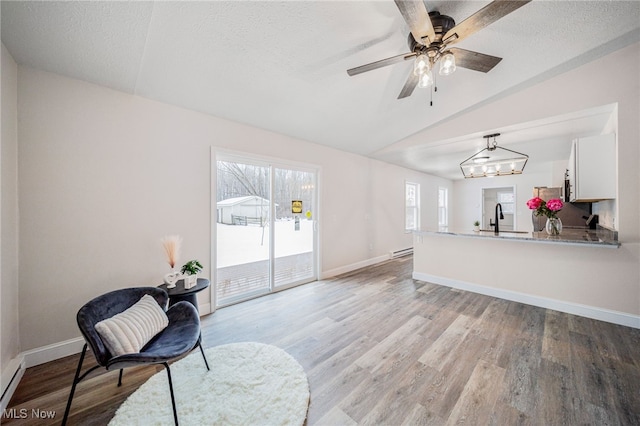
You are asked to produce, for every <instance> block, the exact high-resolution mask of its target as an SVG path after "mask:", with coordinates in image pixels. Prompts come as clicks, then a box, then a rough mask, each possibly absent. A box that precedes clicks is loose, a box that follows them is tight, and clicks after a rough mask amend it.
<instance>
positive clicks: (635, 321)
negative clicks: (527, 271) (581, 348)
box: [412, 272, 640, 328]
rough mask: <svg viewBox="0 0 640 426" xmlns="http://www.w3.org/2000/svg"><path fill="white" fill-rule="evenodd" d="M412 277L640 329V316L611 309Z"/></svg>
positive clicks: (421, 275)
mask: <svg viewBox="0 0 640 426" xmlns="http://www.w3.org/2000/svg"><path fill="white" fill-rule="evenodd" d="M412 277H413V279H415V280H420V281H425V282H429V283H433V284H438V285H443V286H446V287H452V288H456V289H459V290H465V291H470V292H472V293H479V294H484V295H486V296H493V297H498V298H500V299H505V300H511V301H513V302H520V303H524V304H527V305H533V306H538V307H541V308H546V309H553V310H555V311H560V312H565V313H567V314H573V315H578V316H581V317H586V318H592V319H596V320H600V321H606V322H610V323H613V324H618V325H624V326H627V327H633V328H640V316H638V315H632V314H627V313H624V312H618V311H612V310H609V309H604V308H598V307H596V306H588V305H581V304H579V303H572V302H565V301H562V300H556V299H548V298H546V297H541V296H534V295H531V294H525V293H519V292H515V291H510V290H503V289H499V288H494V287H486V286H483V285H479V284H473V283H469V282H465V281H459V280H454V279H451V278H445V277H439V276H436V275H430V274H425V273H422V272H414V273H413V275H412Z"/></svg>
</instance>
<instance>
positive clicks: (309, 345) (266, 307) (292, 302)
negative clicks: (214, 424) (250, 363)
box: [3, 257, 640, 425]
mask: <svg viewBox="0 0 640 426" xmlns="http://www.w3.org/2000/svg"><path fill="white" fill-rule="evenodd" d="M411 264H412V258H411V257H405V258H401V259H396V260H391V261H388V262H384V263H382V264H379V265H375V266H372V267H368V268H364V269H362V270H359V271H356V272H353V273H350V274H346V275H343V276H340V277H337V278H335V279H332V280H327V281H320V282H315V283H311V284H307V285H303V286H300V287H297V288H294V289H290V290H286V291H283V292H280V293H276V294H273V295H270V296H266V297H262V298H259V299H254V300H252V301H249V302H245V303H242V304H238V305H235V306H230V307H227V308H223V309H220V310H218V311H217V312H216V313H214V314H212V315H209V316H207V317H205V318H203V342H204V345H205V346H206V347H209V346H215V345H220V344H225V343H230V342H240V341H257V342H263V343H268V344H273V345H276V346H279V347H281V348H283V349H285V350H286V351H288V352H289V353H290V354H291V355H293V356H294V357H295V358H296V359H297V360H298V361H299V362H300V364H301V365H302V366H303V367H304V368H305V370H306V372H307V375H308V378H309V385H310V389H311V403H310V406H309V412H308V418H307V424H308V425H320V424H329V425H354V424H376V425H378V424H379V425H403V424H407V425H409V424H416V425H445V424H469V425H517V424H518V425H519V424H523V425H583V424H590V425H639V424H640V330H637V329H632V328H627V327H622V326H617V325H613V324H609V323H604V322H600V321H595V320H590V319H586V318H581V317H577V316H573V315H568V314H564V313H560V312H556V311H551V310H546V309H542V308H536V307H532V306H528V305H523V304H520V303H514V302H508V301H505V300H501V299H496V298H492V297H488V296H482V295H477V294H473V293H467V292H464V291H458V290H454V289H450V288H447V287H441V286H437V285H433V284H429V283H425V282H420V281H414V280H412V279H411V269H412V267H411ZM89 358H92V357H91V356H89ZM77 360H78V356H72V357H67V358H65V359H62V360H58V361H54V362H51V363H48V364H44V365H41V366H37V367H33V368H30V369H28V371H27V372H26V373H25V376H24V378H23V380H22V382H21V384H20V386H19V387H18V389H17V391H16V393H15V395H14V397H13V399H12V401H11V403H10V408H14V409H16V411H14V413H18V414H19V413H20V410H22V409H24V410H25V411H24V412H28V414H29V416H28V417H29V418H27V419H23V420H19V421H17V420H7V419H4V420H3V422H6V424H21V425H22V424H25V425H26V424H38V425H42V424H59V422H60V420H61V418H62V413H63V411H64V406H65V403H66V398H67V395H68V391H69V387H70V384H71V381H72V377H73V374H74V369H75V366H76V363H77ZM212 368H215V366H212ZM156 371H158V369H156V368H153V367H144V368H139V369H132V370H125V375H124V384H123V387H121V388H118V387H116V383H117V372H111V373H105V374H100V375H98V376H96V377H93V378H90V379H88V380H85V381H84V382H82V383H81V384H80V385H79V387H78V391H77V396H76V398H75V399H74V402H73V407H72V411H71V418H70V424H83V425H85V424H89V425H94V424H95V425H102V424H106V423H107V422H108V420H109V419H110V418H111V417H112V416H113V413H114V412H115V410H116V409H117V407H118V406H119V405H120V404H121V403H122V401H124V400H125V399H126V397H127V396H128V395H129V394H130V393H132V392H133V391H134V390H135V389H136V388H137V387H138V386H140V385H141V384H142V383H144V381H146V379H147V378H148V377H149V376H151V375H152V374H153V373H155V372H156ZM221 403H223V401H221ZM33 409H36V410H45V411H47V410H53V411H56V412H57V417H56V419H55V420H53V421H43V420H41V419H35V418H33V416H31V413H32V411H31V410H33Z"/></svg>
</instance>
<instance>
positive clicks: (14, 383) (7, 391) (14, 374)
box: [0, 354, 25, 412]
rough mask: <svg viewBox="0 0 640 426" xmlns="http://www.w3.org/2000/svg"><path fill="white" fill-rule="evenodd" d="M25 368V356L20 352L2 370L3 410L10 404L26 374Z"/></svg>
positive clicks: (0, 394) (1, 394) (0, 408)
mask: <svg viewBox="0 0 640 426" xmlns="http://www.w3.org/2000/svg"><path fill="white" fill-rule="evenodd" d="M24 370H25V366H24V357H23V356H22V354H20V355H18V356H17V357H15V358H13V359H12V360H11V361H9V365H7V367H6V368H5V369H4V370H3V371H2V379H1V380H2V386H0V390H1V392H2V393H0V396H1V398H0V410H1V411H2V412H4V409H5V408H7V406H8V405H9V401H10V400H11V397H12V396H13V393H14V392H15V391H16V388H17V387H18V383H20V379H22V376H23V375H24Z"/></svg>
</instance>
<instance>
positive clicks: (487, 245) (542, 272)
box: [412, 228, 640, 328]
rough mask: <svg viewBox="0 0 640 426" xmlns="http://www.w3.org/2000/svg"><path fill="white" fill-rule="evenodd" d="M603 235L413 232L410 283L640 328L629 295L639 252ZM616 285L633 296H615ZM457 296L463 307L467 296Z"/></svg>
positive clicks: (634, 283)
mask: <svg viewBox="0 0 640 426" xmlns="http://www.w3.org/2000/svg"><path fill="white" fill-rule="evenodd" d="M603 231H604V230H600V232H601V233H602V232H603ZM601 233H600V234H599V233H598V232H596V231H595V230H588V229H584V228H582V229H574V228H569V229H566V228H565V229H563V230H562V233H561V234H560V235H559V236H557V237H551V236H549V235H547V234H546V232H522V233H518V232H500V234H499V235H495V234H494V233H493V231H480V232H474V231H473V230H471V229H468V230H464V229H462V230H455V229H452V228H449V229H441V230H434V231H430V230H422V231H415V232H414V235H413V273H412V277H413V279H415V280H418V281H422V282H427V283H431V284H439V285H443V286H447V287H452V288H455V289H459V290H465V291H471V292H475V293H480V294H484V295H487V296H492V297H498V298H502V299H506V300H512V301H515V302H520V303H524V304H527V305H534V306H539V307H543V308H547V309H553V310H556V311H561V312H566V313H571V314H575V315H582V316H586V317H589V318H596V319H600V320H603V321H609V322H613V323H616V324H621V325H626V326H631V327H637V328H640V317H638V316H637V315H636V312H638V299H637V297H629V296H628V295H629V294H635V295H637V292H638V263H637V258H638V257H637V253H638V252H639V251H640V246H639V245H638V244H637V243H634V242H630V243H629V244H622V245H621V244H620V243H619V242H618V241H617V238H616V237H617V235H616V233H615V232H611V233H610V234H609V235H610V238H611V239H610V240H608V239H607V238H606V233H605V239H603V238H602V236H603V235H602V234H601ZM614 282H615V283H616V285H618V287H617V288H628V289H629V290H628V291H611V288H612V287H611V285H612V283H614ZM633 292H635V293H633ZM452 294H456V293H452ZM458 295H459V296H457V297H459V298H460V299H459V300H461V301H460V302H459V303H463V302H462V301H463V300H464V296H463V294H462V293H458ZM452 297H453V296H452ZM456 306H458V305H456ZM497 306H502V307H504V305H496V308H497ZM514 318H515V316H514Z"/></svg>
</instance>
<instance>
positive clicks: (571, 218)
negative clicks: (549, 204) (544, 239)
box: [531, 186, 591, 232]
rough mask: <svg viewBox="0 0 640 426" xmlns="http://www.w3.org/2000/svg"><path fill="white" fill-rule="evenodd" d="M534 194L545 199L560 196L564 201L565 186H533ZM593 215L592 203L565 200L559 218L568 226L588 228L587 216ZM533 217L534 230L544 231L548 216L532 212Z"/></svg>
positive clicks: (564, 225)
mask: <svg viewBox="0 0 640 426" xmlns="http://www.w3.org/2000/svg"><path fill="white" fill-rule="evenodd" d="M533 196H534V197H540V198H542V199H543V200H544V201H549V200H550V199H552V198H560V199H561V200H562V201H563V202H564V188H561V187H557V188H547V187H546V186H537V187H534V188H533ZM590 215H591V203H569V202H564V207H563V208H562V210H560V211H559V212H558V218H560V220H561V221H562V226H563V227H567V228H587V218H589V216H590ZM531 219H532V222H533V230H534V231H537V232H539V231H542V230H543V229H544V225H545V223H546V222H547V218H546V216H535V215H534V214H533V212H532V214H531Z"/></svg>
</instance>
